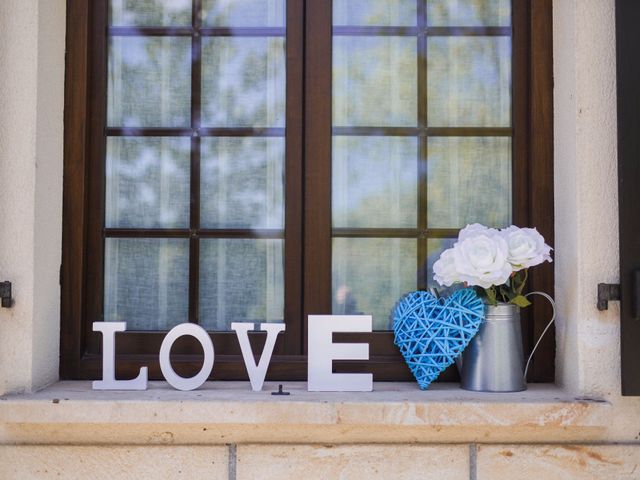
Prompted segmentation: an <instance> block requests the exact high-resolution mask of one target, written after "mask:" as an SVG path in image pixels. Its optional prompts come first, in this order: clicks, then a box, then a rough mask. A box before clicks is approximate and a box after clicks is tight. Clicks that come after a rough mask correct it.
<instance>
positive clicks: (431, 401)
mask: <svg viewBox="0 0 640 480" xmlns="http://www.w3.org/2000/svg"><path fill="white" fill-rule="evenodd" d="M277 384H278V383H276V382H266V383H265V386H264V390H263V391H262V392H252V391H251V389H250V386H249V384H248V382H208V383H207V384H205V386H203V388H201V389H199V390H195V391H191V392H180V391H177V390H173V389H172V388H171V387H169V386H168V385H167V384H166V383H164V382H150V383H149V389H148V390H146V391H142V392H122V391H111V392H104V391H93V390H91V383H90V382H81V381H75V382H72V381H65V382H58V383H56V384H54V385H51V386H49V387H47V388H45V389H44V390H41V391H39V392H36V393H31V394H19V395H17V394H16V395H7V396H4V397H0V425H1V426H0V443H5V444H6V443H31V444H32V443H47V444H52V443H54V444H70V443H72V444H76V445H78V444H96V443H104V444H114V443H116V444H154V443H160V444H220V443H251V442H265V443H266V442H269V443H331V444H335V443H353V442H360V443H363V442H364V443H395V442H405V443H406V442H437V443H447V442H449V443H457V442H492V443H495V442H548V441H549V440H550V439H553V441H554V442H562V441H567V442H568V441H571V442H586V441H589V440H593V439H597V438H600V437H602V434H603V431H604V430H605V429H606V428H607V427H608V426H609V425H610V424H611V420H612V408H611V404H610V403H608V402H606V401H602V400H597V399H578V398H574V397H571V396H569V395H568V394H567V393H565V392H563V391H562V389H561V388H559V387H557V386H555V385H551V384H541V385H530V386H529V389H528V390H527V391H525V392H519V393H507V394H496V393H475V392H467V391H464V390H461V389H460V388H458V386H457V385H455V384H435V385H433V386H432V387H431V388H430V389H429V390H428V391H424V392H423V391H420V390H419V389H418V388H417V386H416V385H415V384H411V383H375V384H374V391H373V392H371V393H315V392H307V391H306V383H304V382H283V386H284V390H285V391H289V392H291V394H290V395H289V396H273V395H271V392H273V391H275V390H277Z"/></svg>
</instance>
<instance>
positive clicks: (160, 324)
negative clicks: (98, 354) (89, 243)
mask: <svg viewBox="0 0 640 480" xmlns="http://www.w3.org/2000/svg"><path fill="white" fill-rule="evenodd" d="M104 268H105V274H104V320H105V321H107V322H116V321H118V322H123V321H126V322H127V330H167V329H170V328H171V327H173V326H174V325H177V324H179V323H183V322H186V321H188V318H189V307H188V299H189V241H188V240H186V239H158V238H142V239H138V238H107V239H106V240H105V261H104Z"/></svg>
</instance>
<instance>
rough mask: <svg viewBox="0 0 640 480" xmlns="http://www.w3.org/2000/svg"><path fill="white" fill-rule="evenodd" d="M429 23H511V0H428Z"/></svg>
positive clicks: (454, 25)
mask: <svg viewBox="0 0 640 480" xmlns="http://www.w3.org/2000/svg"><path fill="white" fill-rule="evenodd" d="M427 24H428V25H430V26H453V27H479V26H491V27H503V26H509V25H511V0H428V1H427Z"/></svg>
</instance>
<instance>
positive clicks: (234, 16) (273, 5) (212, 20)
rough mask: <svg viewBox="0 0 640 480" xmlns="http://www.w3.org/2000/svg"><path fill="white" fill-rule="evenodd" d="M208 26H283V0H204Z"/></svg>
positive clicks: (204, 13)
mask: <svg viewBox="0 0 640 480" xmlns="http://www.w3.org/2000/svg"><path fill="white" fill-rule="evenodd" d="M202 8H203V19H202V23H203V25H206V26H208V27H284V26H285V23H286V22H285V18H286V8H285V0H204V2H203V3H202Z"/></svg>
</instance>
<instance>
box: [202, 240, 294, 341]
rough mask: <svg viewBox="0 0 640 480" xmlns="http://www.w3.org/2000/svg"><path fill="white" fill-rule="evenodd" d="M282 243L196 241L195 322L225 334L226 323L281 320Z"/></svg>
mask: <svg viewBox="0 0 640 480" xmlns="http://www.w3.org/2000/svg"><path fill="white" fill-rule="evenodd" d="M283 249H284V242H283V241H282V240H278V239H274V240H271V239H269V240H265V239H260V240H254V239H206V240H201V241H200V324H201V325H202V326H203V327H204V328H206V329H207V330H230V329H231V322H282V321H283V318H284V271H283Z"/></svg>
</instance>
